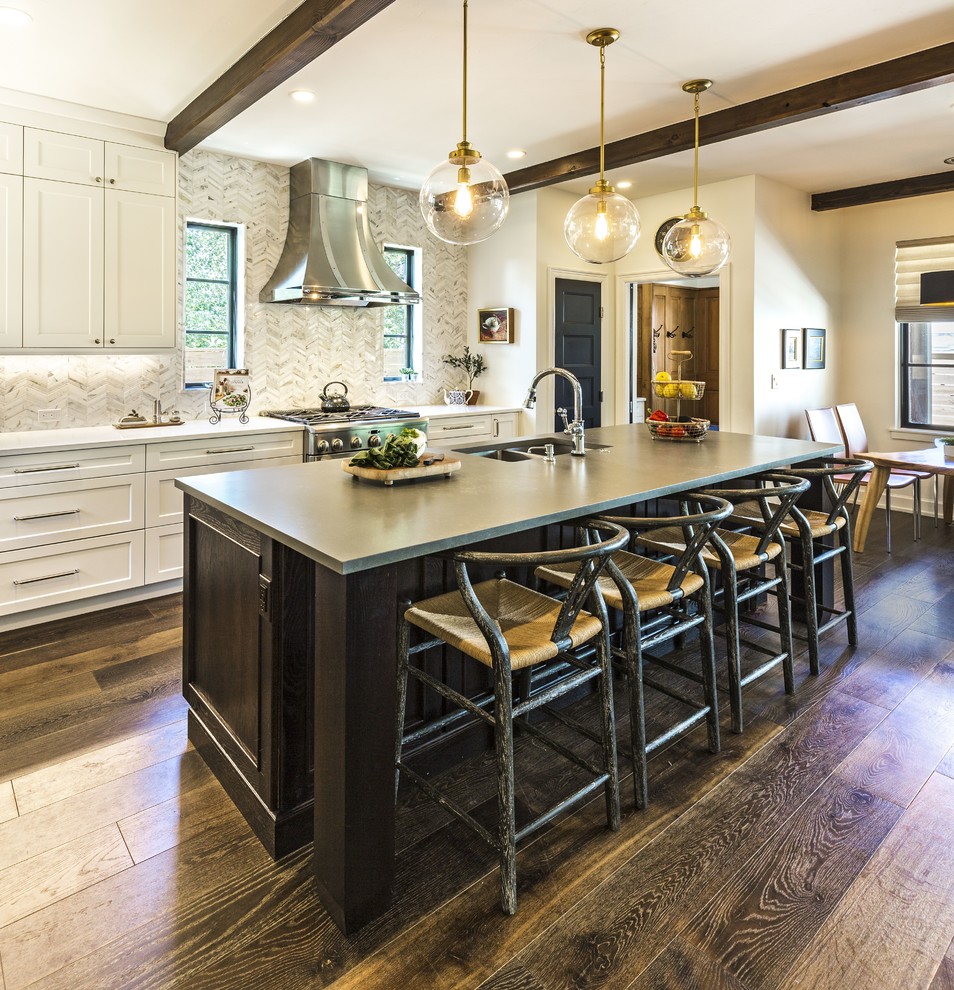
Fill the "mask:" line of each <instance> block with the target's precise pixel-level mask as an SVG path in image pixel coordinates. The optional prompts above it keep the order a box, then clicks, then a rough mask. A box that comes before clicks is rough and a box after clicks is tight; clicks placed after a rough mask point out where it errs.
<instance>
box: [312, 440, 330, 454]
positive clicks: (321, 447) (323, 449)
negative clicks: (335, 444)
mask: <svg viewBox="0 0 954 990" xmlns="http://www.w3.org/2000/svg"><path fill="white" fill-rule="evenodd" d="M315 450H316V451H317V452H318V453H319V454H327V453H328V451H329V450H331V444H329V443H328V441H327V440H319V441H318V443H317V444H316V445H315Z"/></svg>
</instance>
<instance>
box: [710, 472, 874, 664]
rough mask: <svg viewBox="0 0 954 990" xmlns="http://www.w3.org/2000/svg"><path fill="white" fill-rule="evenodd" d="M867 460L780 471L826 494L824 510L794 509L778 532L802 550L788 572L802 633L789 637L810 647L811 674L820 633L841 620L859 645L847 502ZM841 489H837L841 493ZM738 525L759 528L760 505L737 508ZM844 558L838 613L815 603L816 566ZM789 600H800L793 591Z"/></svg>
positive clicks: (734, 516)
mask: <svg viewBox="0 0 954 990" xmlns="http://www.w3.org/2000/svg"><path fill="white" fill-rule="evenodd" d="M872 466H873V465H872V463H871V461H866V460H863V459H862V458H860V457H827V458H821V459H819V460H816V461H809V462H808V463H806V464H799V465H798V467H797V468H796V469H795V470H793V471H781V472H779V473H781V474H786V475H788V474H791V475H795V476H797V477H800V478H806V479H807V480H808V481H809V482H812V481H814V482H821V485H822V488H823V490H824V493H825V500H826V504H827V505H828V506H830V508H829V509H828V510H827V511H823V510H819V509H803V508H802V507H801V506H799V505H793V506H792V508H791V509H790V510H789V514H788V518H787V519H784V520H782V523H781V525H780V526H779V532H780V533H781V534H782V536H784V537H785V538H786V539H788V540H791V541H792V542H793V543H794V542H796V541H797V542H798V545H799V547H800V549H801V563H796V562H795V561H791V562H790V564H789V566H790V568H791V569H792V571H796V570H800V571H801V572H802V587H803V589H804V592H803V594H804V596H803V598H802V599H801V601H802V602H803V604H804V607H805V635H804V636H802V635H800V634H798V633H797V632H795V631H794V630H793V632H792V635H793V636H796V637H797V638H798V639H804V640H806V641H807V643H808V665H809V669H810V670H811V672H812V673H813V674H817V673H818V639H819V636H821V634H822V633H825V632H828V630H829V629H831V628H832V627H834V626H836V625H837V624H838V623H840V622H846V623H847V625H848V642H849V643H850V644H851V645H852V646H856V645H857V643H858V622H857V618H856V616H855V583H854V563H853V558H852V552H851V521H850V517H849V514H848V502H849V501H850V500H851V499H852V498H853V497H854V495H855V493H856V492H857V490H858V486H859V485H860V484H862V482H863V480H864V479H865V477H866V476H867V473H868V472H869V471H871V469H872ZM839 488H840V491H839ZM730 521H731V522H733V523H735V524H737V525H750V526H753V527H755V528H761V526H762V524H763V518H762V513H761V511H760V506H759V504H758V503H755V502H742V503H740V504H739V505H737V506H736V507H735V508H734V509H733V511H732V515H731V517H730ZM834 535H837V540H838V542H837V543H825V542H824V541H825V540H827V539H828V538H829V537H832V536H834ZM842 554H843V555H844V556H843V557H842V560H841V587H842V594H843V596H844V609H841V610H839V609H836V608H834V607H831V606H828V605H819V604H818V603H817V601H816V598H817V595H816V591H815V568H816V567H817V566H818V565H819V564H822V563H824V562H825V561H827V560H833V559H834V558H835V557H838V556H841V555H842ZM791 598H792V601H796V600H798V599H797V597H796V595H795V593H794V591H793V592H792V593H791ZM819 612H824V613H827V614H828V615H829V616H830V618H828V619H827V620H825V621H824V622H822V623H819V620H818V614H819Z"/></svg>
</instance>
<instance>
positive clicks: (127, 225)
mask: <svg viewBox="0 0 954 990" xmlns="http://www.w3.org/2000/svg"><path fill="white" fill-rule="evenodd" d="M7 126H10V125H4V124H0V128H3V127H7ZM21 130H22V151H23V161H22V171H23V175H24V178H23V179H22V180H20V181H21V182H22V190H23V191H22V196H23V208H22V239H21V242H20V243H21V245H22V247H20V248H18V252H20V253H22V261H23V271H22V299H23V305H22V309H23V316H22V334H21V335H20V337H19V339H17V332H16V330H15V329H12V330H11V331H10V332H4V328H3V327H2V326H0V347H2V348H17V347H23V348H31V349H32V348H43V349H45V350H60V351H63V350H77V349H83V350H89V349H92V350H100V351H101V350H103V349H106V350H109V349H129V348H137V349H149V350H155V349H158V348H165V347H170V348H171V347H174V346H175V333H176V270H175V269H176V199H175V196H176V156H175V155H174V154H173V153H172V152H167V151H162V150H159V149H153V148H139V147H135V146H133V145H125V144H118V143H114V142H109V141H102V140H99V139H96V138H89V137H84V136H81V135H74V134H62V133H59V132H56V131H47V130H42V129H39V128H35V127H25V128H21ZM2 134H3V131H2V130H0V150H2V147H3V145H2ZM0 188H2V187H0ZM3 221H6V217H4V218H3ZM14 222H15V221H14V220H12V219H11V220H9V221H7V224H6V225H9V226H11V227H12V226H13V224H14ZM2 235H3V230H2V229H0V236H2ZM10 236H11V237H13V236H19V234H18V233H16V232H14V234H11V235H10ZM2 251H3V248H2V246H0V262H2V261H3V258H2ZM4 276H5V272H4V271H3V270H0V278H3V277H4ZM8 277H12V276H8ZM0 316H3V314H2V313H0ZM11 326H12V321H11Z"/></svg>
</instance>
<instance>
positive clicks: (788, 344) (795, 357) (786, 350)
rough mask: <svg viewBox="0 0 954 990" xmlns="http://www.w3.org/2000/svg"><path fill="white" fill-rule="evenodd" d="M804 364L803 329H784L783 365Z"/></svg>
mask: <svg viewBox="0 0 954 990" xmlns="http://www.w3.org/2000/svg"><path fill="white" fill-rule="evenodd" d="M801 366H802V331H801V330H783V331H782V367H783V368H800V367H801Z"/></svg>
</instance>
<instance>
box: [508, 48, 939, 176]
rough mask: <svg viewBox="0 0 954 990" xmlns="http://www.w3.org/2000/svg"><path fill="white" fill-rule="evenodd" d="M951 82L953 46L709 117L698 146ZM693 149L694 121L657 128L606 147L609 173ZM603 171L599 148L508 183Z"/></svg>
mask: <svg viewBox="0 0 954 990" xmlns="http://www.w3.org/2000/svg"><path fill="white" fill-rule="evenodd" d="M952 80H954V42H951V43H948V44H945V45H939V46H938V47H937V48H930V49H928V50H927V51H923V52H915V53H914V54H912V55H904V56H902V57H901V58H895V59H892V60H891V61H889V62H881V63H879V64H878V65H870V66H867V67H866V68H864V69H855V70H854V71H852V72H845V73H842V74H841V75H839V76H832V77H831V78H830V79H823V80H822V81H821V82H814V83H809V84H808V85H806V86H799V87H797V88H796V89H790V90H788V91H787V92H784V93H776V94H775V95H774V96H766V97H763V98H762V99H759V100H753V101H752V102H751V103H743V104H741V105H740V106H737V107H728V108H726V109H725V110H717V111H715V112H714V113H710V114H706V115H705V116H703V117H702V118H701V124H700V128H699V143H700V144H715V143H716V142H718V141H727V140H729V139H730V138H735V137H741V136H742V135H744V134H756V133H758V132H759V131H765V130H768V129H769V128H772V127H779V126H781V125H782V124H791V123H793V122H795V121H797V120H809V119H810V118H812V117H819V116H821V115H822V114H827V113H834V112H835V111H837V110H847V109H849V108H851V107H857V106H863V105H864V104H866V103H876V102H877V101H878V100H887V99H889V98H891V97H892V96H901V95H903V94H905V93H916V92H918V91H919V90H922V89H930V88H931V87H932V86H941V85H943V84H945V83H949V82H951V81H952ZM692 145H693V121H692V120H684V121H682V122H681V123H678V124H670V125H668V126H666V127H657V128H656V129H655V130H652V131H646V132H645V133H644V134H636V135H634V136H633V137H629V138H623V139H622V140H620V141H613V142H612V143H611V144H608V145H606V150H605V157H606V168H607V169H613V168H619V167H620V166H622V165H634V164H636V163H638V162H646V161H651V160H652V159H654V158H664V157H665V156H666V155H672V154H675V153H676V152H677V151H686V150H688V149H690V148H692ZM599 168H600V162H599V148H589V149H587V150H586V151H579V152H577V153H576V154H573V155H566V156H565V157H563V158H555V159H553V160H552V161H549V162H542V163H541V164H539V165H528V166H527V167H526V168H521V169H517V170H515V171H513V172H509V173H507V175H506V176H505V178H506V180H507V185H508V186H509V187H510V191H511V192H512V193H513V192H525V191H527V190H529V189H539V188H541V187H543V186H550V185H554V184H555V183H558V182H565V181H566V180H567V179H572V178H578V177H580V176H584V175H594V174H596V173H597V172H599Z"/></svg>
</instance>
